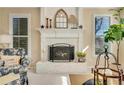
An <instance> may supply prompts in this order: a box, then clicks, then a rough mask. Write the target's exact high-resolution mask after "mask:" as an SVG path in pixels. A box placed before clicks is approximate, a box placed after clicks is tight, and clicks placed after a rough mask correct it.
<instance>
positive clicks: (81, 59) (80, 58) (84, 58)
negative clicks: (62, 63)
mask: <svg viewBox="0 0 124 93" xmlns="http://www.w3.org/2000/svg"><path fill="white" fill-rule="evenodd" d="M85 61H86V57H78V62H85Z"/></svg>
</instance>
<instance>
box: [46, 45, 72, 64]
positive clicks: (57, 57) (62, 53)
mask: <svg viewBox="0 0 124 93" xmlns="http://www.w3.org/2000/svg"><path fill="white" fill-rule="evenodd" d="M48 49H49V53H48V54H49V61H51V62H56V61H57V62H61V61H62V62H63V61H65V62H71V61H73V60H74V46H72V45H70V44H66V43H56V44H52V45H50V46H48Z"/></svg>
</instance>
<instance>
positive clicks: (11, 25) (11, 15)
mask: <svg viewBox="0 0 124 93" xmlns="http://www.w3.org/2000/svg"><path fill="white" fill-rule="evenodd" d="M13 18H28V35H26V36H27V37H28V56H29V57H31V24H30V23H31V14H9V30H10V31H9V34H10V35H11V37H12V41H11V43H10V46H9V47H11V48H13ZM14 36H16V35H14ZM17 36H18V35H17ZM22 36H23V35H22Z"/></svg>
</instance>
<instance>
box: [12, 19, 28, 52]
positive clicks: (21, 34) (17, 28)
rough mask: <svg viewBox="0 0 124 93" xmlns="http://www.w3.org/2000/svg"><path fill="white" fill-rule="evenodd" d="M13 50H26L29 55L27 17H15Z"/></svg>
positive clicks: (13, 22)
mask: <svg viewBox="0 0 124 93" xmlns="http://www.w3.org/2000/svg"><path fill="white" fill-rule="evenodd" d="M12 27H13V48H24V49H25V51H26V54H28V46H29V45H28V43H29V41H28V38H29V35H28V28H29V27H28V18H25V17H13V18H12Z"/></svg>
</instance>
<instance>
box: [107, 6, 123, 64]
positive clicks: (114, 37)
mask: <svg viewBox="0 0 124 93" xmlns="http://www.w3.org/2000/svg"><path fill="white" fill-rule="evenodd" d="M112 10H113V11H114V14H113V16H114V18H115V19H116V20H117V21H118V24H113V25H110V27H109V29H108V31H107V32H105V42H109V41H110V42H115V43H116V45H117V54H116V57H117V64H119V51H120V50H119V47H120V42H121V40H123V37H124V18H121V12H122V11H123V10H124V8H117V9H112Z"/></svg>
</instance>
